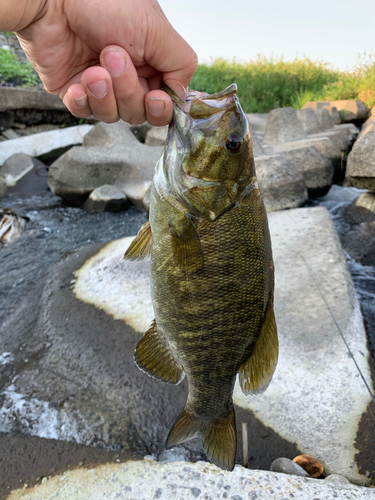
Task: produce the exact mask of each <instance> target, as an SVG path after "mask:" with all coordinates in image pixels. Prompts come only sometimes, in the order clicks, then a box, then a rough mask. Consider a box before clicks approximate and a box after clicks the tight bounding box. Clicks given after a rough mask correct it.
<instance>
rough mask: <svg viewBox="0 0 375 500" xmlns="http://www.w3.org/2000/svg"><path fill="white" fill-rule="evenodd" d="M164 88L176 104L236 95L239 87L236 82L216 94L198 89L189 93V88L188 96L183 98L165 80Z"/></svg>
mask: <svg viewBox="0 0 375 500" xmlns="http://www.w3.org/2000/svg"><path fill="white" fill-rule="evenodd" d="M162 90H164V92H166V93H167V94H168V95H169V97H170V98H171V99H172V102H173V104H174V105H175V104H176V105H184V104H187V103H189V102H191V101H196V100H202V101H204V100H215V99H221V98H223V97H229V96H231V95H235V94H236V93H237V90H238V89H237V84H236V83H232V84H231V85H229V86H228V87H227V88H226V89H224V90H221V91H220V92H216V93H215V94H207V93H206V92H197V91H193V92H194V93H189V89H187V96H186V98H185V99H181V97H179V96H178V95H177V94H176V93H175V92H173V90H172V89H170V88H169V87H168V85H167V84H166V83H165V82H164V81H163V82H162Z"/></svg>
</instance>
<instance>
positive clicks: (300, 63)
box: [190, 54, 375, 113]
mask: <svg viewBox="0 0 375 500" xmlns="http://www.w3.org/2000/svg"><path fill="white" fill-rule="evenodd" d="M233 82H236V83H237V85H238V95H239V98H240V100H241V104H242V107H243V109H244V111H245V112H247V113H267V112H268V111H270V110H271V109H274V108H280V107H286V106H293V107H294V108H296V109H299V108H301V107H302V106H303V105H304V104H305V103H306V102H308V101H317V100H318V101H327V100H339V99H360V100H362V101H363V102H364V103H365V104H366V105H367V106H368V107H370V108H371V107H373V106H375V58H374V57H373V55H372V54H370V56H368V57H366V56H363V57H362V58H359V60H358V63H357V65H356V68H355V70H354V71H352V72H339V71H337V70H335V69H334V68H332V66H331V65H329V64H327V63H324V62H312V61H311V60H310V59H295V60H294V61H291V62H287V61H284V60H283V59H282V58H279V59H276V60H275V59H266V58H265V57H263V56H259V57H258V58H257V59H256V60H255V61H251V62H249V63H239V62H237V61H236V60H235V59H234V60H232V61H228V60H224V59H216V60H215V61H213V62H212V63H211V64H200V65H199V66H198V69H197V71H196V73H195V75H194V76H193V79H192V81H191V84H190V87H191V88H194V89H197V90H200V91H205V92H208V93H213V92H219V91H220V90H223V89H224V88H225V87H226V86H228V85H230V84H231V83H233Z"/></svg>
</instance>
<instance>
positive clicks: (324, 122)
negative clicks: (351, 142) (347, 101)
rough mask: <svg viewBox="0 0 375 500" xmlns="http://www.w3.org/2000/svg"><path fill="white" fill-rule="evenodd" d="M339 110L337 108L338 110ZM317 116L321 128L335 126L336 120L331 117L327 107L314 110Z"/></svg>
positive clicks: (327, 128) (325, 128) (326, 128)
mask: <svg viewBox="0 0 375 500" xmlns="http://www.w3.org/2000/svg"><path fill="white" fill-rule="evenodd" d="M336 111H337V110H336ZM314 112H315V114H316V117H317V118H318V120H319V123H320V125H321V129H322V131H323V130H329V129H332V128H333V126H334V122H333V120H332V118H331V115H330V114H329V111H328V109H326V108H319V109H315V110H314Z"/></svg>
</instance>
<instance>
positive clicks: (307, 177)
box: [282, 110, 333, 196]
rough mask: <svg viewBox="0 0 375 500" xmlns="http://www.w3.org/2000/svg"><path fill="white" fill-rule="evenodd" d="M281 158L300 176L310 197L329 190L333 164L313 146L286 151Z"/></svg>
mask: <svg viewBox="0 0 375 500" xmlns="http://www.w3.org/2000/svg"><path fill="white" fill-rule="evenodd" d="M306 111H307V110H306ZM282 156H283V157H284V158H285V159H286V161H287V163H288V167H289V169H290V170H291V171H293V172H296V173H297V174H298V173H300V174H302V177H303V179H304V182H305V186H306V187H307V189H308V190H309V193H310V195H314V196H316V195H319V194H320V195H321V194H325V192H327V191H328V190H329V188H330V186H331V184H332V179H333V164H332V161H331V160H329V159H328V158H326V157H325V156H323V155H322V153H320V151H318V150H317V149H316V147H315V146H310V147H302V148H299V149H290V150H286V151H284V152H283V153H282Z"/></svg>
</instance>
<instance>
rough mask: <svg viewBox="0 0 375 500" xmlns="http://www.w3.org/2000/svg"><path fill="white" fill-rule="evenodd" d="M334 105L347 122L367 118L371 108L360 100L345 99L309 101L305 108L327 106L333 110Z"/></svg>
mask: <svg viewBox="0 0 375 500" xmlns="http://www.w3.org/2000/svg"><path fill="white" fill-rule="evenodd" d="M333 107H335V108H336V110H337V111H338V112H339V115H340V118H341V121H342V122H344V123H346V122H349V121H352V120H363V119H364V118H367V116H368V114H369V109H368V108H367V107H366V106H365V105H364V104H363V102H362V101H359V100H354V99H352V100H346V101H345V100H343V101H315V102H307V103H306V104H305V105H304V106H303V108H312V109H321V108H326V109H328V110H331V109H332V108H333Z"/></svg>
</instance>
